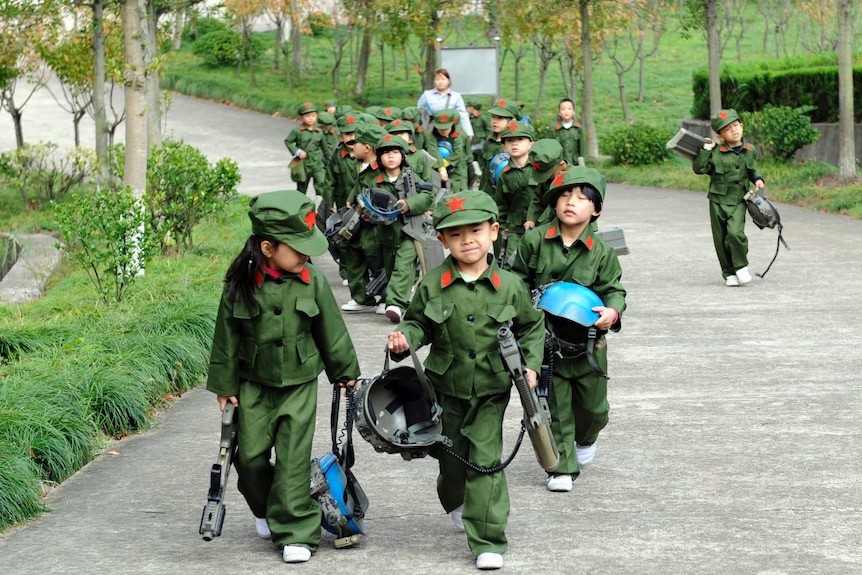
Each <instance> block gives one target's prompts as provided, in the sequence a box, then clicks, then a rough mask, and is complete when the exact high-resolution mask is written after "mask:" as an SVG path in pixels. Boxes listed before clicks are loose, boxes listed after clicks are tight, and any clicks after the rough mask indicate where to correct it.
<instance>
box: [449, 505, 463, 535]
mask: <svg viewBox="0 0 862 575" xmlns="http://www.w3.org/2000/svg"><path fill="white" fill-rule="evenodd" d="M463 515H464V506H463V505H459V506H458V507H456V508H455V509H453V510H452V511H451V512H450V513H449V517H451V518H452V523H454V524H455V527H457V528H458V529H460V530H461V531H464V521H463V519H462V516H463Z"/></svg>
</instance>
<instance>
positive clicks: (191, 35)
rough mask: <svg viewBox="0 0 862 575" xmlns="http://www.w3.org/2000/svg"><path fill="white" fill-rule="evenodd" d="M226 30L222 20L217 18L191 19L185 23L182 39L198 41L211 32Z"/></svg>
mask: <svg viewBox="0 0 862 575" xmlns="http://www.w3.org/2000/svg"><path fill="white" fill-rule="evenodd" d="M225 30H228V27H227V24H225V22H224V20H219V19H218V18H192V19H190V20H189V21H188V22H186V29H185V36H184V38H186V39H189V40H198V39H200V38H201V37H203V36H206V35H207V34H210V33H212V32H223V31H225Z"/></svg>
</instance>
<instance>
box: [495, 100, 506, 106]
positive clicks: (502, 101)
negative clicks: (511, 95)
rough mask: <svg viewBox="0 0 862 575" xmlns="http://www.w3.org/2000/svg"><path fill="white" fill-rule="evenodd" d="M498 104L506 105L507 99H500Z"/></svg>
mask: <svg viewBox="0 0 862 575" xmlns="http://www.w3.org/2000/svg"><path fill="white" fill-rule="evenodd" d="M497 105H498V106H505V105H506V100H500V101H499V102H497Z"/></svg>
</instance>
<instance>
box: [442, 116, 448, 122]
mask: <svg viewBox="0 0 862 575" xmlns="http://www.w3.org/2000/svg"><path fill="white" fill-rule="evenodd" d="M440 121H441V122H448V121H449V118H448V117H447V116H446V115H445V114H443V115H442V116H440Z"/></svg>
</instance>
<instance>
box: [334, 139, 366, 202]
mask: <svg viewBox="0 0 862 575" xmlns="http://www.w3.org/2000/svg"><path fill="white" fill-rule="evenodd" d="M327 170H328V176H329V181H330V182H332V201H333V203H334V204H335V207H337V208H341V207H344V206H345V205H347V201H348V200H349V199H350V196H351V194H352V193H353V191H354V189H355V188H356V181H357V180H358V179H359V160H357V159H356V158H354V157H353V156H351V155H350V152H349V151H348V150H347V148H346V147H345V146H344V144H339V145H338V147H337V148H336V149H335V152H334V153H333V154H332V160H331V161H330V162H329V165H328V166H327Z"/></svg>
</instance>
